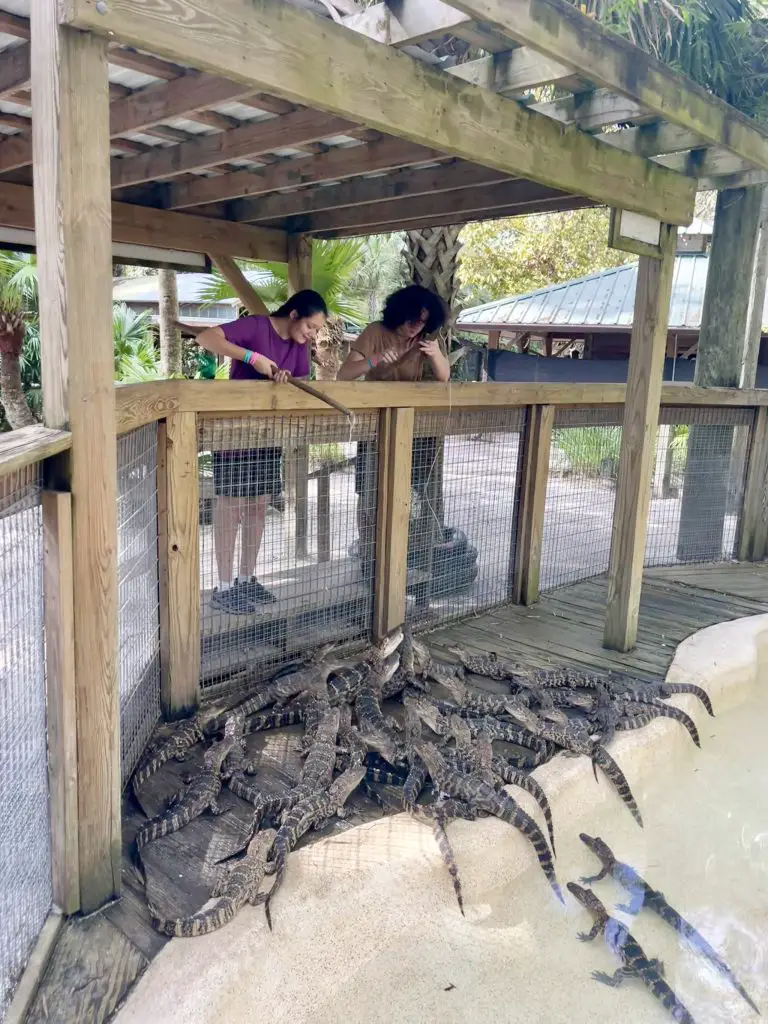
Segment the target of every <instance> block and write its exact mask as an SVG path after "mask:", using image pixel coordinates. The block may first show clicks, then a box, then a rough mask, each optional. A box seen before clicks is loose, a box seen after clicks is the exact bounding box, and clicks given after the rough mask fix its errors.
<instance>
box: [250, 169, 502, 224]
mask: <svg viewBox="0 0 768 1024" xmlns="http://www.w3.org/2000/svg"><path fill="white" fill-rule="evenodd" d="M506 180H509V179H508V178H507V177H506V175H505V174H503V173H502V172H501V171H494V170H492V169H490V168H488V167H480V166H479V165H478V164H468V163H465V162H464V161H463V160H456V161H454V162H453V163H450V164H441V165H439V166H437V167H424V168H413V167H406V168H403V169H402V170H398V171H392V172H391V173H390V174H387V175H386V176H381V177H377V178H354V179H353V180H351V181H345V182H343V183H342V184H341V185H324V186H323V187H321V188H313V189H301V190H300V191H297V192H286V193H275V194H274V195H268V196H262V197H260V198H256V199H236V200H234V201H233V203H232V219H233V220H237V221H265V220H280V219H282V218H284V217H293V216H301V215H307V214H314V213H321V212H323V211H325V210H335V209H340V208H342V207H345V206H360V205H362V204H363V203H382V202H388V201H389V200H391V199H403V198H405V197H407V196H425V195H431V194H432V193H436V192H451V191H453V190H454V189H460V188H470V187H472V186H473V185H492V184H495V183H496V182H498V181H506Z"/></svg>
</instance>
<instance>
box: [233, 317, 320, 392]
mask: <svg viewBox="0 0 768 1024" xmlns="http://www.w3.org/2000/svg"><path fill="white" fill-rule="evenodd" d="M221 329H222V330H223V331H224V337H225V338H226V339H227V341H231V342H232V344H233V345H240V347H241V348H247V349H249V351H251V352H258V353H259V355H260V356H266V357H267V359H271V360H272V362H273V363H276V364H277V367H278V369H280V370H287V371H288V372H289V373H290V375H291V376H292V377H308V376H309V346H308V345H299V344H298V343H297V342H295V341H285V340H284V339H283V338H281V337H280V335H279V334H278V333H277V331H276V330H275V328H274V327H273V326H272V323H271V321H270V319H269V317H268V316H243V317H241V318H240V319H239V320H233V321H232V323H231V324H223V325H222V328H221ZM229 379H230V380H267V378H266V377H265V376H264V374H263V373H257V371H256V370H254V368H253V367H252V366H251V364H250V363H243V362H241V361H240V360H239V359H233V360H232V361H231V363H230V366H229Z"/></svg>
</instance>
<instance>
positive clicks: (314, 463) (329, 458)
mask: <svg viewBox="0 0 768 1024" xmlns="http://www.w3.org/2000/svg"><path fill="white" fill-rule="evenodd" d="M345 457H346V456H345V455H344V449H343V448H342V447H341V445H340V444H337V443H335V442H333V441H330V442H328V444H311V445H309V471H310V473H314V471H315V470H316V469H320V468H321V467H322V466H334V465H336V464H337V463H339V462H343V461H344V459H345Z"/></svg>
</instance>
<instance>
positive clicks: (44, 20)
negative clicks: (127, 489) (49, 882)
mask: <svg viewBox="0 0 768 1024" xmlns="http://www.w3.org/2000/svg"><path fill="white" fill-rule="evenodd" d="M57 11H58V4H54V3H51V2H50V0H32V6H31V22H32V24H31V47H32V51H31V52H32V58H31V60H32V103H33V107H34V118H33V128H32V131H33V147H34V197H35V231H36V235H37V254H38V257H37V258H38V277H39V288H40V327H41V361H42V378H43V413H44V418H45V422H46V424H47V425H48V426H51V427H66V426H68V427H69V429H70V430H71V432H72V450H71V460H70V481H69V482H70V486H71V492H72V577H73V598H74V605H73V626H74V666H75V690H76V694H77V702H76V705H77V780H78V782H77V807H78V816H79V821H78V847H79V849H78V854H79V871H80V904H81V908H82V909H83V911H85V912H89V911H92V910H95V909H96V908H97V907H99V906H101V905H102V904H104V903H106V902H107V901H108V900H110V899H112V898H113V897H115V896H116V895H117V894H118V893H119V891H120V860H121V834H120V790H121V770H120V702H119V686H118V661H117V502H116V497H117V495H116V489H117V467H116V462H117V446H116V435H115V398H114V382H113V378H114V354H113V351H112V252H111V246H112V238H111V234H112V231H111V206H110V199H111V197H110V177H109V146H110V142H109V93H108V83H107V61H106V43H105V41H103V40H101V39H98V38H96V37H95V36H91V35H89V34H88V33H86V32H77V31H75V30H74V29H70V28H66V27H60V26H59V25H58V24H57Z"/></svg>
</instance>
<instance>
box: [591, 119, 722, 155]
mask: <svg viewBox="0 0 768 1024" xmlns="http://www.w3.org/2000/svg"><path fill="white" fill-rule="evenodd" d="M600 141H601V142H605V143H606V144H607V145H609V146H615V147H616V148H617V149H623V150H626V151H627V152H628V153H637V155H638V156H645V157H652V156H657V155H658V154H659V153H685V152H687V151H688V150H689V149H695V148H697V147H698V146H702V145H703V142H702V139H701V136H700V135H697V134H696V132H692V131H689V130H688V129H687V128H681V127H680V126H679V125H676V124H669V123H668V122H667V121H657V122H656V123H655V124H641V125H638V126H637V128H621V129H620V130H619V131H617V132H606V133H605V134H603V135H601V136H600Z"/></svg>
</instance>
